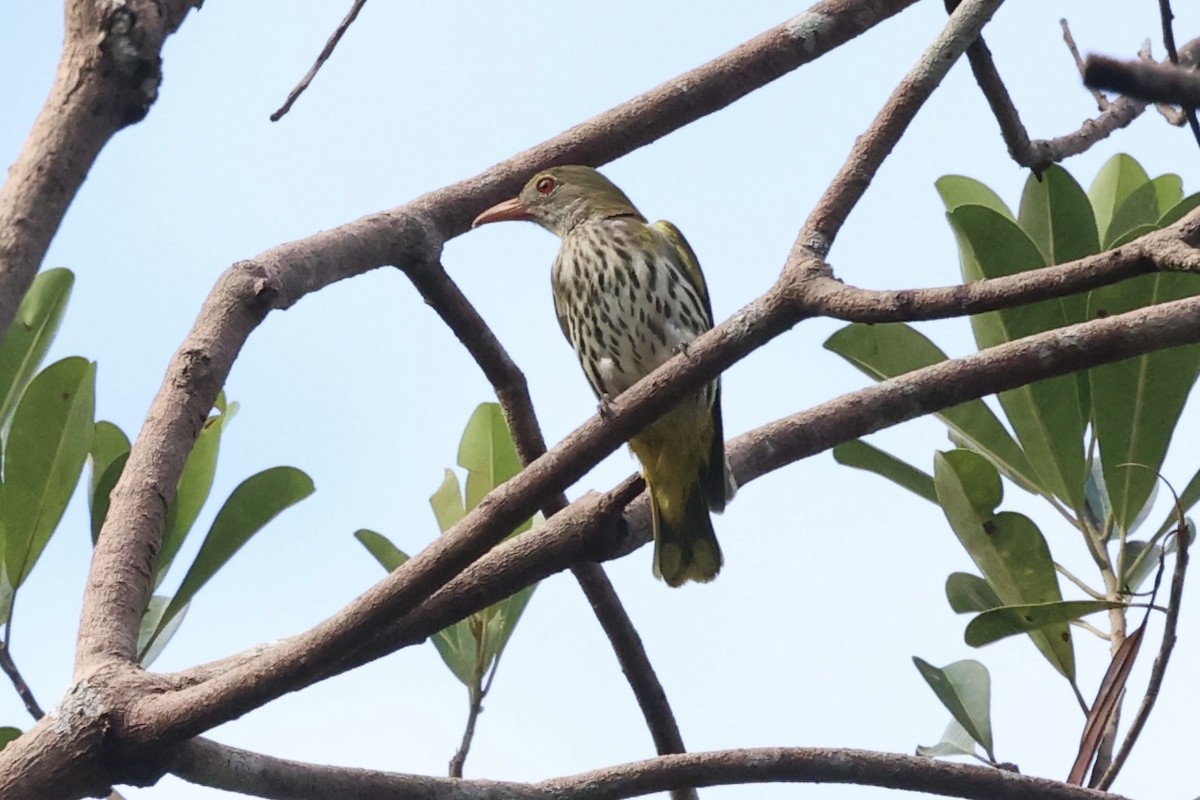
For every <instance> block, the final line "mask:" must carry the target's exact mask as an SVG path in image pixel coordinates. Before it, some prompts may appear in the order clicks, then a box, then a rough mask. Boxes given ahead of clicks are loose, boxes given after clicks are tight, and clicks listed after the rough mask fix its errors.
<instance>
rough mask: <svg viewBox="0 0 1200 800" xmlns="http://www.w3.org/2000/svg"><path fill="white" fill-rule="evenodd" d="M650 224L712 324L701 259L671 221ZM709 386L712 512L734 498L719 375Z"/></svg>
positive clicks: (706, 480) (707, 480) (707, 481)
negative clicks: (676, 261)
mask: <svg viewBox="0 0 1200 800" xmlns="http://www.w3.org/2000/svg"><path fill="white" fill-rule="evenodd" d="M650 227H651V228H653V229H654V230H655V231H657V232H658V233H659V234H661V235H662V236H663V238H665V239H666V240H667V242H668V243H669V244H670V245H671V249H672V250H673V251H674V253H675V254H676V255H677V256H678V257H679V258H678V260H679V263H680V264H682V265H683V267H684V271H685V273H686V275H687V278H688V281H689V282H690V283H691V284H692V286H693V287H694V288H695V289H696V293H697V294H699V295H700V300H701V302H703V303H704V311H705V313H706V314H708V324H709V325H711V324H712V323H713V312H712V301H711V300H709V298H708V284H707V283H705V282H704V272H703V271H702V270H701V269H700V259H698V258H696V251H695V250H693V249H692V246H691V245H690V244H688V241H687V239H685V238H684V237H683V233H682V232H681V231H680V230H679V228H676V227H675V226H674V225H673V224H671V223H670V222H667V221H666V220H659V221H658V222H655V223H654V224H653V225H651V226H650ZM711 385H712V387H713V389H714V391H713V404H712V421H713V434H712V443H711V445H710V447H709V454H708V464H707V465H705V469H704V475H703V476H702V483H703V486H704V494H705V496H706V499H707V500H708V507H709V508H710V509H711V510H713V511H717V512H720V511H724V510H725V503H726V501H727V500H731V499H733V492H734V491H736V490H735V488H734V485H733V482H732V478H731V477H730V476H728V475H727V474H726V472H725V470H726V461H725V426H724V424H723V423H722V420H721V379H720V378H718V379H717V380H715V381H713V382H712V384H711Z"/></svg>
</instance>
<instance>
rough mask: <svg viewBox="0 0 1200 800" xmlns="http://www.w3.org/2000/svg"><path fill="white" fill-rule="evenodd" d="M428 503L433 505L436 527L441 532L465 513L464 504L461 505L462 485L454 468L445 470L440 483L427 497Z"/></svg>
mask: <svg viewBox="0 0 1200 800" xmlns="http://www.w3.org/2000/svg"><path fill="white" fill-rule="evenodd" d="M429 505H431V506H432V507H433V514H434V516H435V517H437V523H438V528H439V529H441V531H442V533H445V532H446V531H448V530H450V529H451V528H453V527H454V526H455V525H457V524H458V521H459V520H461V519H462V518H463V517H465V516H466V515H467V509H466V506H464V505H463V496H462V487H461V486H460V485H459V483H458V476H457V475H455V474H454V470H450V469H448V470H446V476H445V477H444V478H443V479H442V485H441V486H439V487H438V489H437V491H436V492H434V493H433V494H432V495H430V497H429Z"/></svg>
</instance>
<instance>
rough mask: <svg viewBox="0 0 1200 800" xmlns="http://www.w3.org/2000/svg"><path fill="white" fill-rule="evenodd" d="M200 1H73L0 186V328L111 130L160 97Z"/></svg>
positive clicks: (12, 311) (137, 117)
mask: <svg viewBox="0 0 1200 800" xmlns="http://www.w3.org/2000/svg"><path fill="white" fill-rule="evenodd" d="M201 2H202V0H123V1H122V2H111V3H95V2H88V0H71V1H70V2H68V3H67V4H66V5H67V15H66V34H65V38H64V41H63V51H62V57H61V59H60V60H59V63H58V73H57V75H56V76H55V79H54V84H53V86H52V87H51V89H50V96H49V97H48V98H46V103H45V105H44V106H43V107H42V110H41V113H39V114H38V117H37V120H36V121H35V122H34V123H33V128H32V129H31V130H30V131H29V136H28V138H26V140H25V144H24V146H23V147H22V148H21V153H20V155H18V156H17V160H16V161H15V162H14V163H13V165H12V166H11V167H9V169H8V178H7V180H5V182H4V186H3V187H0V331H5V330H8V327H9V325H11V324H12V320H13V315H15V314H16V313H17V306H18V305H19V304H20V302H21V298H22V297H24V296H25V292H27V291H28V290H29V285H30V284H31V283H32V282H33V277H34V275H36V274H37V271H38V269H39V268H40V267H41V265H42V260H43V259H44V258H45V256H46V250H47V249H48V248H49V247H50V240H51V239H52V238H54V234H55V233H56V232H57V231H58V228H59V226H60V225H61V224H62V220H63V216H64V215H65V214H66V212H67V207H68V206H70V205H71V201H72V200H74V199H75V193H76V192H78V191H79V187H80V186H81V185H82V184H83V180H84V178H86V177H87V174H88V170H90V169H91V167H92V164H93V163H95V160H96V157H97V156H98V155H99V154H100V150H101V149H103V147H104V145H105V144H107V143H108V140H109V139H111V138H112V137H113V135H114V134H115V133H116V132H117V131H119V130H120V129H121V128H124V127H125V126H126V125H132V124H133V123H135V122H138V121H140V120H141V119H142V117H144V116H145V115H146V112H147V111H148V110H149V108H150V105H151V104H152V103H153V102H154V100H155V98H156V97H157V95H158V85H159V80H160V79H161V77H162V76H161V73H160V70H159V53H160V52H161V51H162V45H163V42H164V40H165V39H166V38H167V36H169V35H170V34H171V33H173V32H174V31H175V30H176V29H177V28H178V27H179V25H180V24H182V22H183V18H184V16H186V15H187V12H188V10H190V9H191V8H193V7H198V6H199V5H200V3H201Z"/></svg>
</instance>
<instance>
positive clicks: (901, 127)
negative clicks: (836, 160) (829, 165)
mask: <svg viewBox="0 0 1200 800" xmlns="http://www.w3.org/2000/svg"><path fill="white" fill-rule="evenodd" d="M1002 2H1003V0H964V2H963V3H961V4H960V5H959V6H958V8H956V9H954V12H953V13H952V14H951V15H950V20H949V21H948V22H947V23H946V26H945V27H944V28H943V29H942V32H941V33H939V34H938V36H937V38H935V39H934V40H933V43H932V44H930V45H929V47H928V48H926V49H925V52H924V53H922V54H921V58H920V59H918V61H917V63H916V64H915V65H914V66H913V68H912V69H911V70H909V73H908V74H907V75H905V76H904V80H902V81H900V85H899V86H897V87H896V89H895V91H893V92H892V94H891V96H890V97H888V100H887V103H885V104H884V106H883V108H882V109H880V111H879V113H878V114H877V115H876V116H875V119H874V120H873V121H872V122H871V125H870V127H868V128H867V130H866V132H865V133H863V135H862V136H860V137H858V140H857V141H855V143H854V149H853V150H852V151H851V152H850V157H849V158H848V159H847V160H846V163H845V164H843V165H842V168H841V170H840V171H839V172H838V174H837V175H836V176H835V177H834V179H833V181H831V182H830V184H829V186H828V187H827V188H826V189H825V193H824V194H823V195H821V199H820V200H819V201H818V202H817V205H816V207H815V208H814V209H813V211H812V213H811V214H809V216H808V219H807V220H806V221H805V223H804V227H803V228H802V229H801V231H800V236H799V237H798V238H797V239H796V244H795V245H794V246H793V248H792V253H791V256H789V258H788V265H787V267H785V269H787V268H795V267H796V266H798V265H799V260H800V259H801V257H802V254H803V253H805V252H809V253H813V254H815V255H816V256H818V257H819V258H822V259H823V258H825V256H827V255H828V254H829V248H830V247H832V246H833V240H834V239H835V238H837V235H838V231H840V230H841V228H842V225H843V224H844V223H845V221H846V218H847V217H849V216H850V212H851V211H852V210H853V209H854V206H855V205H857V204H858V201H859V200H860V199H862V196H863V195H864V194H865V193H866V191H867V187H868V186H870V185H871V180H872V179H873V178H874V177H875V173H876V172H878V171H879V167H880V166H882V165H883V162H884V159H886V158H887V157H888V156H889V155H890V154H891V152H892V148H893V147H895V146H896V143H897V142H899V141H900V137H901V136H903V135H904V132H905V131H906V130H908V125H909V123H911V122H912V120H913V118H914V117H915V116H916V115H917V111H919V110H920V109H921V106H923V105H924V104H925V101H926V100H928V99H929V96H930V95H931V94H933V90H934V89H936V88H937V87H938V86H940V85H941V83H942V80H943V79H944V78H945V77H946V73H948V72H949V71H950V67H952V66H954V63H955V62H956V61H958V58H959V56H961V55H962V54H963V53H964V52H965V51H966V49H967V48H968V47H969V46H970V45H971V43H972V42H974V41H975V40H976V39H977V38H978V37H979V32H980V31H981V30H983V26H984V25H985V24H986V23H987V21H988V20H989V19H991V18H992V14H994V13H995V12H996V9H998V8H999V7H1000V5H1001V3H1002Z"/></svg>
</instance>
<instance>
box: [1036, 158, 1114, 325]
mask: <svg viewBox="0 0 1200 800" xmlns="http://www.w3.org/2000/svg"><path fill="white" fill-rule="evenodd" d="M1019 220H1020V224H1021V228H1022V229H1024V231H1025V233H1027V234H1028V235H1029V238H1030V239H1032V240H1033V241H1034V243H1035V244H1036V245H1037V247H1038V249H1039V250H1040V251H1041V253H1042V257H1043V258H1044V259H1045V262H1046V263H1047V264H1066V263H1067V262H1069V261H1074V260H1075V259H1077V258H1083V257H1084V256H1090V255H1094V254H1096V253H1099V252H1100V235H1099V234H1098V233H1097V232H1096V216H1095V214H1093V213H1092V204H1091V201H1089V200H1088V196H1087V193H1086V192H1084V191H1083V187H1081V186H1080V185H1079V184H1078V183H1077V182H1076V181H1075V179H1074V178H1073V177H1071V174H1070V173H1069V172H1067V171H1066V170H1065V169H1063V168H1062V167H1060V166H1059V165H1058V164H1051V165H1050V166H1049V167H1047V168H1046V170H1045V171H1044V172H1043V173H1042V176H1041V180H1038V179H1037V178H1036V177H1034V176H1033V175H1030V176H1029V179H1028V180H1027V181H1026V182H1025V192H1024V194H1022V195H1021V211H1020V216H1019ZM1062 305H1063V309H1064V312H1065V318H1066V321H1067V322H1068V323H1070V324H1074V323H1077V322H1083V321H1084V320H1086V319H1087V297H1086V295H1083V294H1079V295H1072V296H1070V297H1065V298H1063V300H1062Z"/></svg>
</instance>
